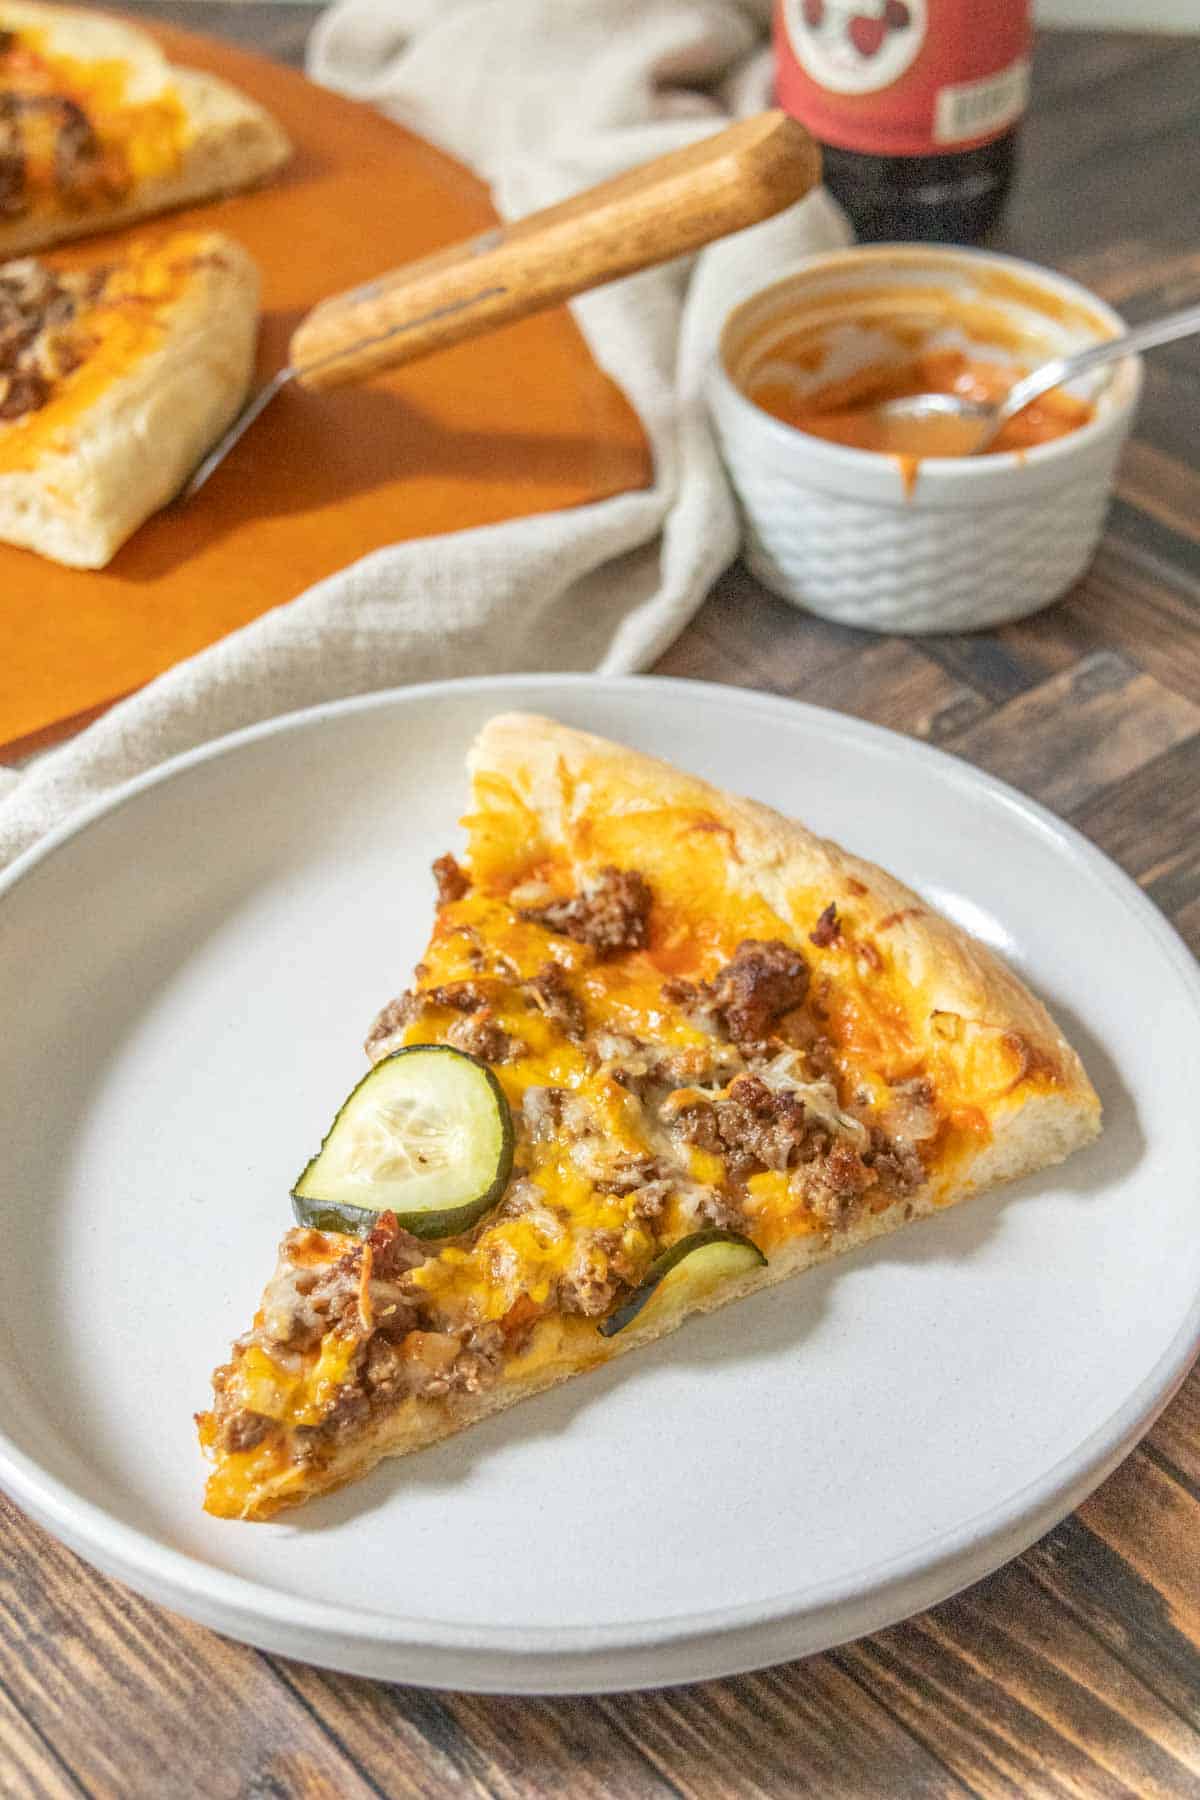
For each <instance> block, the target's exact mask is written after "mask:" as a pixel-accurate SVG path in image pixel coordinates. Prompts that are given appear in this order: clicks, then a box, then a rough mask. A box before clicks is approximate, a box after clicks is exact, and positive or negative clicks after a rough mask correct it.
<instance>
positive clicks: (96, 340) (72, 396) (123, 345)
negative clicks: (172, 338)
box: [0, 231, 208, 474]
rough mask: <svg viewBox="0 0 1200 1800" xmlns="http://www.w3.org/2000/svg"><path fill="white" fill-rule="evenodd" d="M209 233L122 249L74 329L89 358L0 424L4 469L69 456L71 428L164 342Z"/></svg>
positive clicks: (1, 467) (0, 455)
mask: <svg viewBox="0 0 1200 1800" xmlns="http://www.w3.org/2000/svg"><path fill="white" fill-rule="evenodd" d="M205 244H208V239H207V238H206V236H205V234H202V233H199V232H186V231H183V232H176V233H175V234H174V235H173V236H172V237H169V238H166V239H165V240H160V241H159V242H157V243H155V244H150V245H147V244H140V245H139V244H135V245H133V246H132V247H131V248H129V249H128V250H126V251H124V252H123V253H122V258H121V261H120V263H119V264H118V265H117V266H116V267H115V268H114V269H113V272H112V274H111V275H110V276H109V279H108V281H107V283H106V284H105V288H104V291H103V293H102V294H101V296H100V298H99V299H98V300H97V301H96V302H95V304H94V305H92V306H90V307H88V308H85V309H84V310H83V311H82V312H80V314H79V315H78V316H77V318H76V319H75V320H73V321H72V322H71V325H70V326H69V327H68V329H69V331H70V333H71V336H72V340H73V341H74V342H75V343H77V344H78V346H79V348H80V350H81V351H82V352H83V361H82V362H81V363H80V364H79V366H78V368H76V369H73V370H72V371H71V373H70V374H69V375H64V376H62V377H60V378H59V379H58V380H57V381H56V382H55V383H54V386H53V390H52V392H51V395H50V398H49V400H48V401H47V402H46V404H45V405H44V406H42V407H40V408H39V409H38V410H37V411H36V412H27V413H23V414H22V415H21V416H20V417H19V418H17V419H12V420H8V421H5V422H2V423H0V474H5V473H8V472H9V471H12V470H17V469H26V468H30V467H32V466H33V465H34V464H35V463H37V462H38V461H39V459H40V458H41V457H43V456H45V455H46V454H48V453H49V454H60V455H70V454H71V452H72V448H73V439H72V427H73V426H74V425H75V424H76V423H77V422H78V420H79V419H80V417H81V416H82V415H83V414H84V413H86V412H87V411H88V410H89V409H90V408H91V407H93V406H94V405H95V404H96V402H97V401H98V400H99V399H100V398H101V397H102V396H103V395H104V394H105V393H106V392H107V390H108V389H109V388H110V387H111V386H112V384H113V383H114V381H117V380H119V379H120V377H121V376H123V375H125V374H127V373H128V372H129V370H130V369H131V368H132V367H133V366H134V365H135V363H137V362H138V361H139V360H140V359H141V358H142V357H144V356H147V355H149V353H150V352H151V351H152V350H155V349H157V348H158V346H159V345H160V344H161V343H162V341H163V338H164V335H165V330H166V321H167V315H168V313H169V311H170V309H171V307H172V306H173V305H175V303H176V302H177V301H178V300H179V298H180V297H181V295H182V294H183V292H184V290H185V288H186V286H187V284H188V281H189V279H190V277H191V275H192V272H193V270H194V268H195V259H196V257H197V256H198V255H199V254H202V249H201V246H202V245H205Z"/></svg>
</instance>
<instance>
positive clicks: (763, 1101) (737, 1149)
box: [712, 1075, 828, 1176]
mask: <svg viewBox="0 0 1200 1800" xmlns="http://www.w3.org/2000/svg"><path fill="white" fill-rule="evenodd" d="M712 1110H713V1113H714V1117H715V1124H716V1129H717V1134H718V1136H719V1137H720V1140H721V1145H722V1148H723V1149H724V1152H725V1166H726V1168H727V1169H728V1170H729V1172H730V1174H731V1175H738V1176H744V1175H749V1174H753V1173H755V1172H756V1171H758V1170H761V1169H786V1168H787V1167H788V1166H789V1164H791V1163H794V1162H796V1161H798V1160H799V1159H800V1157H801V1155H802V1153H803V1151H804V1149H805V1147H806V1146H811V1140H812V1138H813V1136H814V1128H813V1126H812V1124H811V1123H810V1121H809V1117H808V1113H807V1110H806V1109H805V1105H804V1102H803V1101H802V1100H800V1099H798V1098H797V1096H796V1095H795V1094H792V1093H789V1092H788V1091H787V1090H786V1089H785V1090H783V1091H782V1092H778V1091H776V1090H775V1089H774V1088H771V1087H768V1086H767V1083H766V1082H765V1081H763V1080H762V1079H761V1077H760V1076H758V1075H739V1076H738V1078H737V1080H736V1081H734V1082H731V1083H730V1087H729V1092H728V1094H727V1095H726V1097H725V1098H724V1099H723V1100H718V1101H717V1103H716V1105H715V1106H714V1107H713V1109H712ZM817 1135H819V1136H820V1137H821V1138H822V1139H823V1140H824V1141H825V1142H827V1141H828V1139H827V1137H826V1134H824V1133H823V1132H820V1130H819V1128H818V1132H817Z"/></svg>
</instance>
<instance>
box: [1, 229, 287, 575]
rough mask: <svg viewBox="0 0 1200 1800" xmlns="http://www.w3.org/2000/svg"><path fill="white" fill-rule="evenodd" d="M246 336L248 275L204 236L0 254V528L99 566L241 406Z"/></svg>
mask: <svg viewBox="0 0 1200 1800" xmlns="http://www.w3.org/2000/svg"><path fill="white" fill-rule="evenodd" d="M257 335H258V271H257V269H256V268H255V265H254V262H253V260H252V259H251V257H250V256H249V255H248V254H247V252H246V251H245V250H243V249H242V247H241V245H240V244H236V243H235V242H234V241H233V239H232V238H228V237H224V236H222V235H221V234H220V233H218V232H211V231H208V232H196V231H189V232H176V233H173V234H172V235H171V236H169V237H166V238H163V239H159V240H158V241H157V242H155V243H152V244H143V245H134V246H133V247H132V248H130V249H127V250H124V251H122V252H121V253H120V254H119V255H115V256H113V257H112V258H110V259H109V260H108V261H106V262H103V263H98V264H96V265H94V266H93V267H91V268H87V269H83V270H76V271H71V272H65V271H60V270H56V269H50V268H47V267H46V265H45V264H44V263H41V262H39V261H37V260H36V259H35V258H33V257H22V258H19V259H17V260H16V261H14V262H9V263H0V539H4V540H7V542H9V543H11V544H20V545H23V546H24V547H25V548H27V549H30V550H37V551H40V552H41V554H42V555H43V556H50V557H53V558H54V559H55V560H56V561H57V562H62V563H68V564H71V565H72V566H74V567H76V568H85V569H97V568H101V567H103V565H104V564H105V563H107V562H108V561H109V560H110V558H111V557H112V556H113V555H114V553H115V552H116V550H117V549H118V547H119V546H120V545H121V544H122V543H124V541H125V539H126V538H127V537H128V536H129V535H130V533H131V532H132V531H134V530H136V528H137V527H138V526H139V525H140V524H141V523H142V521H143V519H145V518H147V517H148V516H149V514H150V513H152V512H154V511H155V509H156V508H157V507H159V506H162V505H163V504H164V503H165V502H166V501H167V500H169V499H171V497H172V496H173V495H174V494H175V493H176V492H177V491H178V489H179V488H180V486H181V485H182V483H183V481H184V479H185V477H186V476H187V475H189V474H190V473H191V471H192V469H194V468H195V466H196V464H197V463H198V462H199V460H200V458H201V456H202V455H203V454H204V452H205V450H207V449H208V448H209V446H210V445H211V444H212V443H214V442H215V440H216V439H217V438H218V437H219V436H220V434H221V432H222V431H223V430H224V429H225V427H226V425H228V423H229V422H230V420H231V419H232V418H233V416H234V414H235V413H236V412H237V410H238V408H239V407H240V406H241V404H242V401H243V400H244V399H245V396H246V393H247V390H248V388H249V385H250V377H251V375H252V373H253V370H254V351H255V342H256V339H257Z"/></svg>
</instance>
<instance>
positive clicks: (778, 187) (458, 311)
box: [181, 112, 821, 500]
mask: <svg viewBox="0 0 1200 1800" xmlns="http://www.w3.org/2000/svg"><path fill="white" fill-rule="evenodd" d="M820 178H821V153H820V151H819V150H818V148H817V146H816V144H815V143H814V142H813V140H812V139H811V138H810V137H809V135H808V133H807V131H805V129H804V127H803V126H802V125H800V124H798V123H797V122H796V121H795V120H794V119H790V118H789V117H788V116H787V114H786V113H782V112H765V113H759V114H757V115H756V116H755V117H754V118H752V119H743V120H742V121H741V122H740V123H739V124H737V125H730V126H728V127H727V129H726V130H724V131H719V132H717V133H716V134H715V135H714V136H712V137H709V138H704V139H702V140H701V142H699V143H697V144H690V145H688V147H687V148H686V149H684V150H675V151H672V152H671V154H670V155H668V156H660V157H658V158H656V159H655V161H653V162H650V163H646V164H644V165H643V166H642V167H641V168H640V169H631V170H630V171H629V172H628V173H627V174H624V175H618V176H617V177H616V178H615V180H612V181H605V182H602V183H601V185H600V186H599V187H594V188H589V189H588V190H587V192H586V193H582V194H575V195H573V196H572V198H571V199H569V200H564V201H562V203H561V204H560V205H558V206H551V207H548V208H547V209H546V210H545V211H544V212H538V213H531V214H530V215H529V217H527V218H524V219H519V220H517V221H516V223H515V224H512V225H498V226H496V227H495V229H494V230H492V231H485V232H484V233H483V234H482V235H481V236H480V237H475V238H471V239H469V240H468V241H467V242H466V243H464V244H454V245H452V246H451V248H450V249H448V250H439V251H437V252H436V253H435V254H434V255H433V256H426V257H422V258H421V260H420V261H419V262H414V263H408V264H407V265H406V266H405V267H404V268H401V269H395V270H393V271H392V273H391V274H389V275H380V276H379V277H378V278H377V279H376V280H374V281H369V282H367V284H366V286H365V287H360V288H354V289H353V290H352V291H351V292H350V293H347V294H338V295H336V296H335V297H334V298H332V299H329V300H322V301H321V302H320V304H319V305H317V306H315V307H314V308H313V310H312V312H310V313H309V315H308V317H307V318H306V319H305V320H304V321H303V323H302V324H301V325H300V326H299V327H298V328H297V330H296V331H295V332H294V333H293V335H292V341H291V350H290V355H291V362H290V365H289V367H288V368H286V369H281V370H280V371H279V373H278V374H277V375H275V376H274V377H273V378H272V380H271V381H269V382H268V383H267V384H266V386H265V387H263V388H260V389H259V391H258V393H256V394H254V395H252V396H251V398H250V399H249V400H248V401H247V402H246V405H245V406H244V407H243V408H242V410H241V412H240V413H239V414H238V416H237V418H236V419H235V420H234V421H233V424H232V425H231V426H230V427H229V429H228V431H226V433H225V434H224V436H223V437H222V438H221V440H220V442H219V443H218V444H216V445H215V446H214V447H213V449H212V450H210V452H209V454H208V455H207V456H206V457H205V458H204V461H203V462H202V463H201V464H200V466H199V468H198V469H197V470H196V471H195V473H194V474H193V475H192V477H191V479H190V481H189V482H188V483H187V486H186V487H185V488H184V489H183V493H182V495H181V498H182V499H185V500H187V499H190V498H191V496H192V495H193V494H195V493H196V492H197V491H198V490H199V489H200V488H201V487H203V485H204V483H205V482H206V481H207V480H208V478H209V476H210V475H211V474H212V472H213V470H214V469H215V468H217V466H218V465H219V464H220V463H221V462H223V461H224V459H225V457H226V456H227V455H228V454H229V452H230V450H232V448H233V446H234V445H235V444H236V443H237V442H238V440H239V438H241V437H242V435H243V434H244V433H245V432H246V431H247V430H248V429H249V427H250V426H251V425H252V424H253V423H254V421H255V419H257V417H258V415H259V414H260V413H261V412H262V411H263V408H264V407H266V406H267V405H268V404H269V403H270V401H271V400H273V399H274V397H275V395H276V394H277V393H278V392H279V390H280V389H281V388H282V387H285V386H286V385H287V384H288V383H289V382H292V381H298V382H299V383H301V385H302V386H304V387H306V388H331V387H341V386H343V385H344V384H346V383H349V382H354V381H363V380H365V379H366V377H367V376H369V375H373V374H375V373H376V372H377V371H378V370H380V369H390V368H393V367H395V365H396V364H398V363H404V362H411V361H413V360H414V359H415V358H416V357H418V356H427V355H428V354H429V352H430V351H431V350H441V349H444V348H445V347H446V346H447V345H449V344H457V343H461V342H462V340H463V339H464V338H470V337H476V336H478V335H479V334H480V333H481V332H484V331H490V330H492V328H493V327H494V326H497V325H506V324H508V322H509V321H510V320H512V319H521V318H524V317H525V316H526V314H527V313H533V312H538V311H540V310H541V309H542V308H543V307H547V306H555V305H557V303H558V302H559V301H560V300H568V299H570V297H571V296H572V295H573V294H582V293H586V291H587V290H588V289H589V288H594V287H602V286H603V284H604V283H605V282H606V281H615V280H617V278H618V277H619V276H622V275H632V274H634V273H636V271H637V270H639V269H648V268H651V267H653V265H654V264H656V263H664V262H669V261H670V260H671V258H672V257H676V256H683V255H684V254H685V253H686V252H688V251H690V250H698V249H700V247H701V246H702V245H704V244H708V243H711V242H712V240H713V239H714V238H719V237H724V236H725V235H726V234H727V233H728V232H731V231H741V230H742V229H743V228H744V227H745V226H747V225H756V224H758V222H759V220H761V219H768V218H770V217H771V215H772V214H773V213H777V212H782V210H783V208H784V207H785V206H790V205H791V204H792V203H793V201H796V200H799V199H802V198H803V196H804V195H805V194H806V193H808V191H809V190H810V188H813V187H815V186H816V184H817V182H818V181H819V180H820Z"/></svg>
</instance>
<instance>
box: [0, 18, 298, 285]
mask: <svg viewBox="0 0 1200 1800" xmlns="http://www.w3.org/2000/svg"><path fill="white" fill-rule="evenodd" d="M290 154H291V146H290V145H289V143H288V140H287V138H286V137H285V135H284V133H283V132H282V131H281V130H280V128H279V126H278V125H277V124H276V123H275V121H274V120H273V119H272V118H271V117H270V115H269V114H268V113H266V112H264V110H263V109H262V107H261V106H258V105H256V104H255V103H254V102H253V101H251V100H248V99H246V97H245V96H244V95H243V94H240V93H238V92H237V91H236V90H235V89H234V88H231V87H229V86H228V85H227V84H226V83H225V82H223V81H219V80H218V79H217V77H216V76H214V75H207V74H202V73H200V72H199V71H197V70H194V69H181V68H175V67H173V66H172V65H171V64H170V63H168V62H167V60H166V58H165V57H164V56H163V54H162V52H161V51H160V50H159V48H158V46H157V44H155V42H154V40H153V39H152V38H150V37H147V36H146V34H145V33H144V32H141V31H139V30H137V28H136V27H135V26H132V25H127V24H125V23H123V22H121V21H120V20H117V19H108V18H104V17H103V16H101V15H99V14H96V13H91V12H81V11H78V10H76V9H74V8H71V7H61V6H40V5H36V4H33V3H27V0H0V257H5V256H17V255H21V254H23V253H24V252H26V251H28V250H39V249H42V248H43V247H44V246H45V245H47V244H53V243H57V242H59V241H60V240H62V239H64V238H73V237H81V236H85V235H87V234H88V233H89V232H94V231H107V230H109V229H110V228H111V227H113V226H116V225H124V224H128V223H129V221H130V220H133V219H140V218H145V217H146V216H147V215H148V214H150V213H156V212H162V211H163V210H164V209H165V208H167V207H171V206H181V205H184V204H186V203H187V202H189V201H193V200H206V199H209V198H211V197H212V196H213V195H216V194H226V193H232V192H234V191H235V190H236V189H238V188H242V187H247V186H249V185H250V184H251V183H252V182H255V181H259V180H261V179H262V178H263V177H265V176H267V175H269V174H271V172H272V171H273V170H275V169H277V168H278V167H279V166H280V164H281V163H283V162H285V161H286V160H287V158H288V157H289V156H290Z"/></svg>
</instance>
